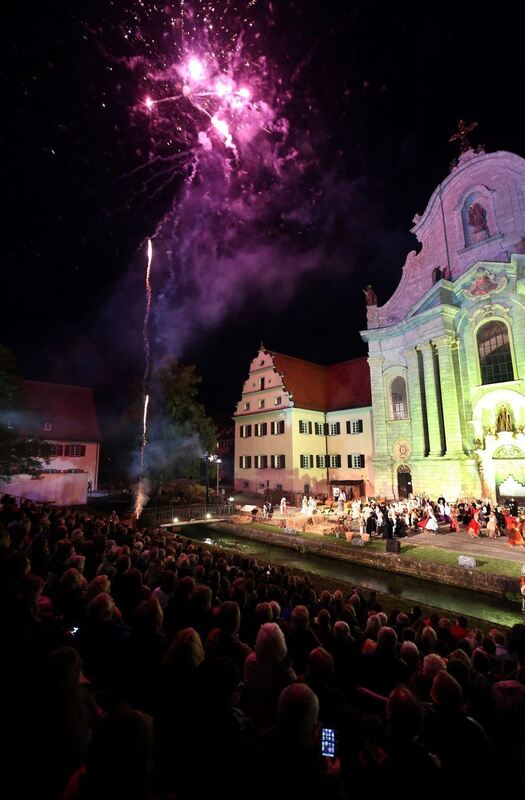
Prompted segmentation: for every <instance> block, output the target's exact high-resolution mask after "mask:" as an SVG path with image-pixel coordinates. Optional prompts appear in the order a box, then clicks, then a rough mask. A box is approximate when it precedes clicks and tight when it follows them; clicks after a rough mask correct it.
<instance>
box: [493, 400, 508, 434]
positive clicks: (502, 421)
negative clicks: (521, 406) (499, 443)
mask: <svg viewBox="0 0 525 800" xmlns="http://www.w3.org/2000/svg"><path fill="white" fill-rule="evenodd" d="M496 430H497V432H498V433H501V432H502V431H512V417H511V415H510V411H509V409H508V406H501V408H500V410H499V411H498V417H497V419H496Z"/></svg>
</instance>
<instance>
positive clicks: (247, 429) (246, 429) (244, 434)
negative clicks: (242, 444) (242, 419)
mask: <svg viewBox="0 0 525 800" xmlns="http://www.w3.org/2000/svg"><path fill="white" fill-rule="evenodd" d="M251 435H252V426H251V425H241V439H248V437H249V436H251Z"/></svg>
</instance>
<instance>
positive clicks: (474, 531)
mask: <svg viewBox="0 0 525 800" xmlns="http://www.w3.org/2000/svg"><path fill="white" fill-rule="evenodd" d="M470 513H471V514H472V518H471V520H470V522H469V524H468V525H467V533H468V535H469V536H470V537H471V538H472V539H477V537H478V536H479V531H480V528H481V526H480V524H479V509H478V508H476V506H475V505H473V506H471V509H470Z"/></svg>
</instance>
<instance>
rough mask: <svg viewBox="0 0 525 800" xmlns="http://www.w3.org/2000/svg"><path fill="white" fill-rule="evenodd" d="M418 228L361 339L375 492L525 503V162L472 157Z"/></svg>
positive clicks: (439, 192) (436, 196)
mask: <svg viewBox="0 0 525 800" xmlns="http://www.w3.org/2000/svg"><path fill="white" fill-rule="evenodd" d="M414 223H415V224H414V227H413V228H412V233H413V234H414V235H415V236H416V238H417V240H418V242H419V245H420V247H419V251H418V252H417V253H416V252H415V251H413V252H411V253H410V254H409V255H408V258H407V260H406V263H405V265H404V267H403V274H402V277H401V281H400V283H399V286H398V288H397V289H396V291H395V292H394V294H393V295H392V297H391V298H390V299H389V300H388V301H387V302H386V303H385V304H384V305H382V306H378V305H375V304H374V305H370V306H369V307H368V328H367V330H366V331H362V334H361V335H362V337H363V339H364V340H365V341H366V342H367V343H368V348H369V359H368V361H369V364H370V374H371V382H372V402H373V410H374V478H375V483H376V491H377V492H378V493H379V494H381V495H387V496H406V495H407V494H408V493H410V492H412V491H413V492H415V493H422V492H425V493H427V494H429V495H430V496H432V497H438V496H439V495H441V494H443V495H444V496H445V497H448V498H450V499H451V500H455V499H456V498H457V497H462V496H463V497H470V498H472V497H478V498H481V497H489V498H491V499H492V500H497V501H501V500H505V499H506V498H508V497H516V498H519V499H520V501H521V502H525V255H523V254H524V253H525V160H524V159H522V158H520V157H519V156H516V155H513V154H512V153H505V152H497V153H490V154H487V153H483V152H481V153H480V152H474V151H473V150H470V149H467V150H466V151H465V152H463V153H462V155H461V157H460V159H459V163H458V164H457V166H455V167H454V168H453V169H452V171H451V173H450V174H449V175H448V177H447V178H446V179H445V180H444V181H443V182H442V183H441V184H440V185H439V186H438V187H437V189H436V190H435V191H434V193H433V195H432V196H431V198H430V200H429V202H428V205H427V208H426V209H425V212H424V213H423V214H422V215H421V216H420V215H416V217H415V218H414Z"/></svg>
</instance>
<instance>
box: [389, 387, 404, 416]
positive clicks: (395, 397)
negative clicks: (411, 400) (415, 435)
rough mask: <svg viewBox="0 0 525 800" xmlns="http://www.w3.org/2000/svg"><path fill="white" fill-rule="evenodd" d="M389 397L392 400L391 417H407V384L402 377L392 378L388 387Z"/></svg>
mask: <svg viewBox="0 0 525 800" xmlns="http://www.w3.org/2000/svg"><path fill="white" fill-rule="evenodd" d="M390 397H391V401H392V419H407V417H408V406H407V385H406V383H405V379H404V378H401V377H397V378H394V380H393V381H392V385H391V387H390Z"/></svg>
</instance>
